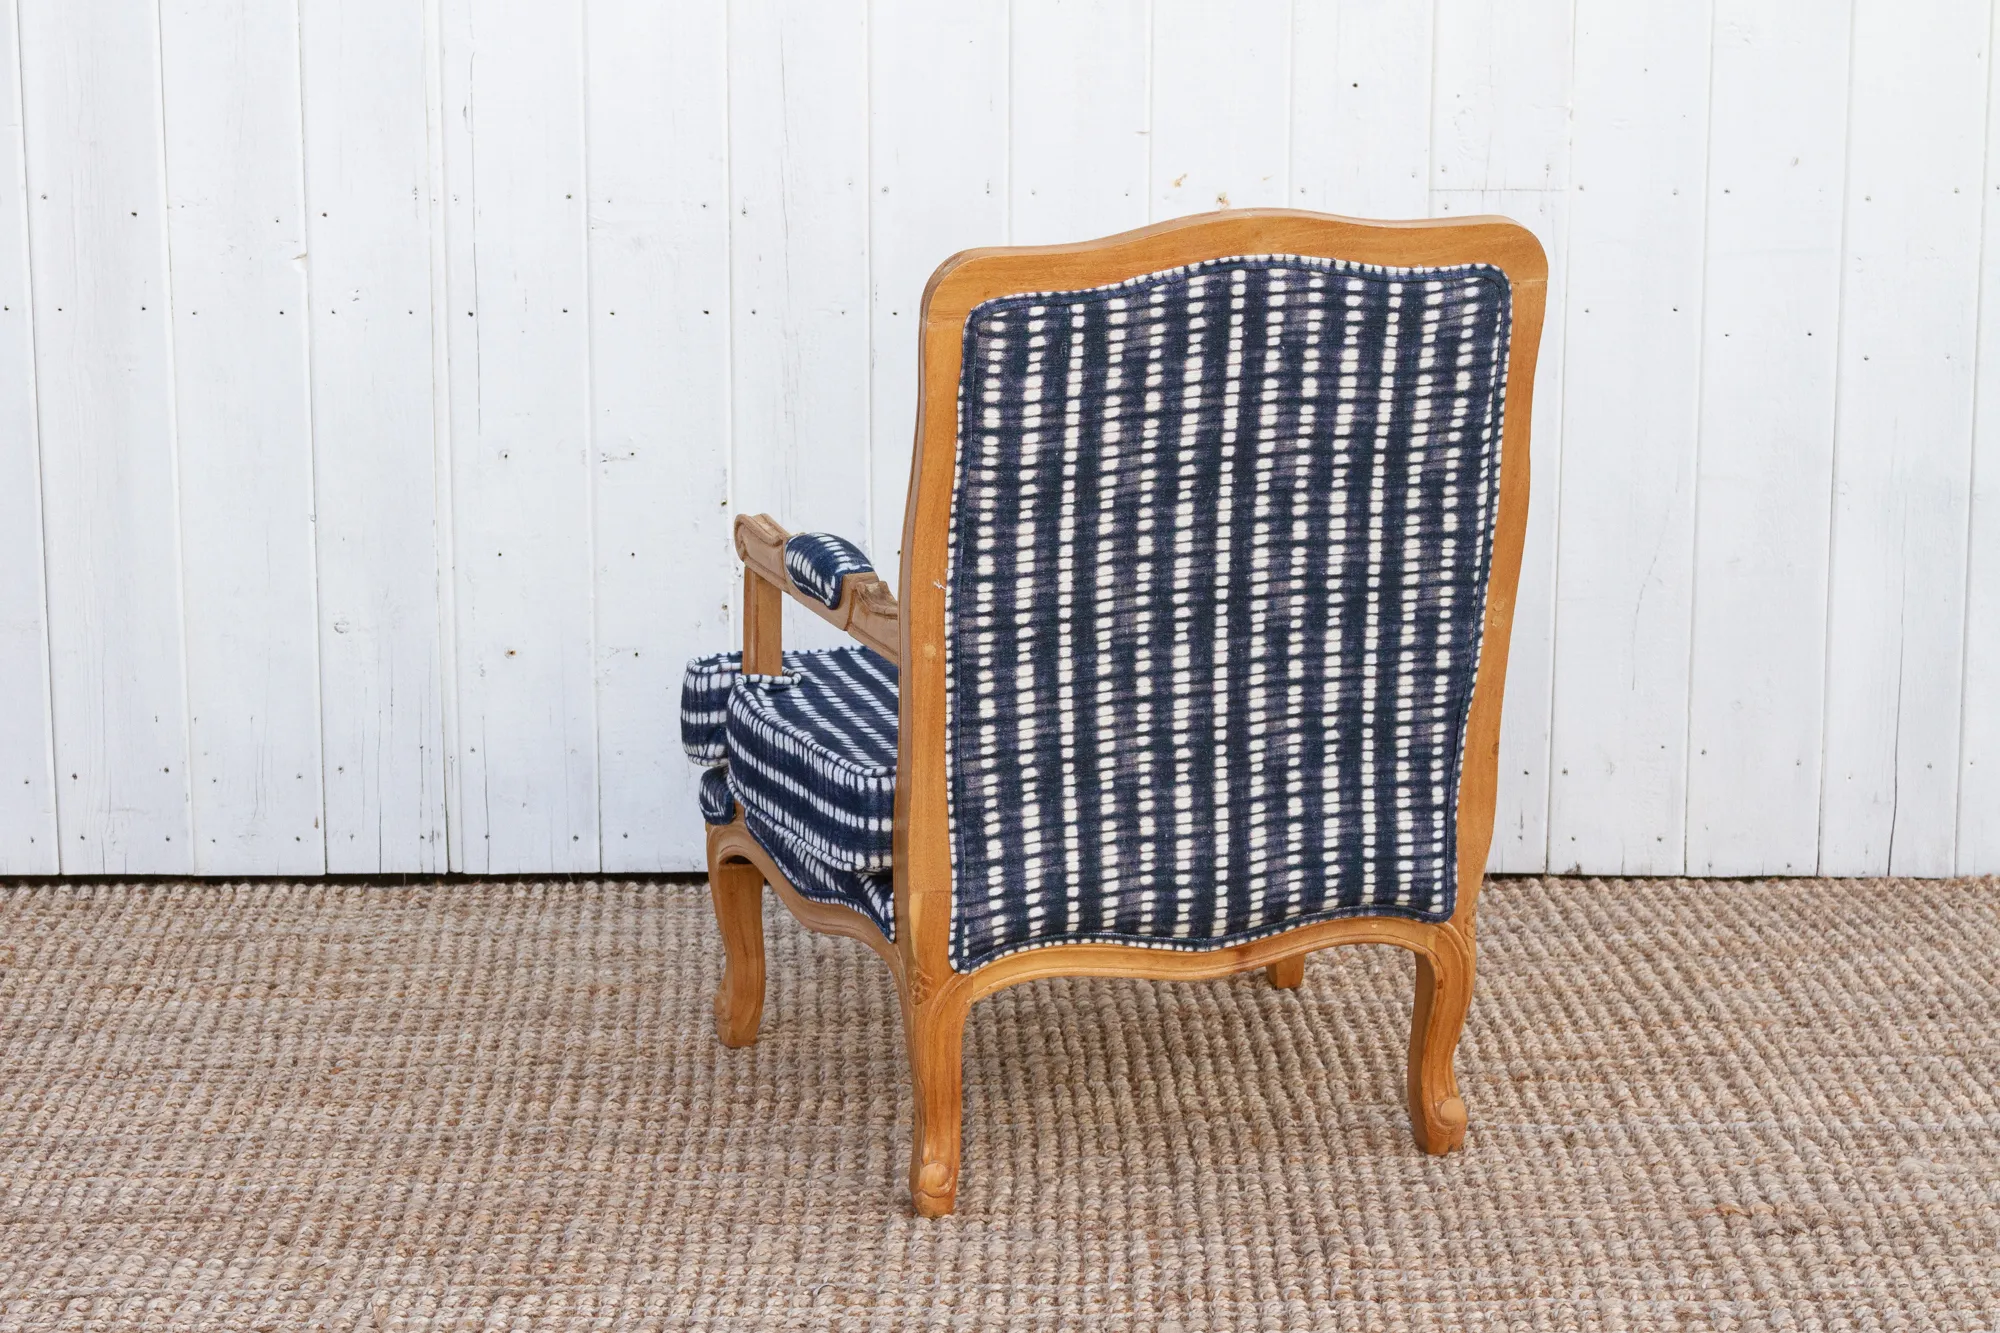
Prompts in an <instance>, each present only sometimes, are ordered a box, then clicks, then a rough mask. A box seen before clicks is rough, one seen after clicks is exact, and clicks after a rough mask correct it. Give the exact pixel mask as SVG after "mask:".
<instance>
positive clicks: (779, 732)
mask: <svg viewBox="0 0 2000 1333" xmlns="http://www.w3.org/2000/svg"><path fill="white" fill-rule="evenodd" d="M786 665H787V668H788V669H787V671H786V674H785V675H783V676H742V677H739V680H740V682H741V683H740V684H739V685H738V686H737V687H736V689H735V690H733V691H732V692H731V693H730V696H729V704H728V709H727V712H728V720H727V723H726V724H725V726H726V732H727V738H728V751H729V786H730V790H731V791H733V792H734V793H735V795H736V799H737V800H739V801H741V802H742V803H743V808H744V809H745V810H746V811H748V812H750V813H752V814H755V815H756V816H757V817H758V819H759V820H761V821H762V822H763V824H765V825H766V826H768V827H770V828H773V829H776V830H777V831H778V832H779V833H780V834H782V835H783V836H784V837H785V838H786V839H787V840H788V841H790V842H792V843H794V844H796V845H797V846H798V847H799V848H800V849H801V850H803V851H805V852H807V853H809V854H810V855H812V856H813V857H814V858H816V859H817V860H819V861H820V862H822V863H824V864H825V865H828V866H831V867H833V868H834V869H837V870H886V869H888V868H889V865H890V851H891V836H890V832H891V828H892V826H893V823H894V819H895V806H896V669H895V667H893V666H892V665H890V664H889V663H888V662H887V661H885V660H883V659H882V658H881V657H878V656H877V655H876V654H875V653H873V652H871V651H869V650H868V649H866V648H836V649H831V650H828V651H826V652H820V653H811V654H803V655H802V660H801V661H799V662H798V663H797V664H796V665H794V664H793V663H792V662H791V661H790V660H789V659H788V660H787V663H786Z"/></svg>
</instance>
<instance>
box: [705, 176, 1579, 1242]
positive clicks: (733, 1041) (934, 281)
mask: <svg viewBox="0 0 2000 1333" xmlns="http://www.w3.org/2000/svg"><path fill="white" fill-rule="evenodd" d="M1247 254H1296V255H1307V256H1319V257H1324V258H1329V259H1346V260H1354V261H1359V262H1363V263H1371V264H1385V265H1394V266H1449V265H1456V264H1472V263H1481V264H1490V265H1493V266H1495V267H1497V268H1499V269H1501V270H1502V271H1503V272H1505V274H1506V276H1507V279H1508V282H1509V283H1510V285H1511V286H1512V289H1513V328H1512V337H1511V340H1510V343H1509V352H1508V366H1507V387H1506V399H1505V426H1504V433H1503V436H1502V454H1501V475H1500V490H1499V505H1498V514H1497V521H1496V528H1495V532H1494V540H1493V559H1492V568H1491V574H1490V578H1489V582H1488V589H1487V602H1486V621H1485V627H1484V631H1483V638H1482V641H1481V650H1480V659H1479V672H1478V676H1477V678H1476V681H1475V684H1474V689H1473V696H1472V705H1471V713H1470V717H1469V719H1468V722H1467V729H1466V749H1465V760H1464V770H1463V777H1462V781H1461V784H1460V792H1459V803H1458V896H1457V906H1456V910H1455V911H1454V912H1453V914H1452V916H1451V918H1450V919H1449V920H1446V921H1442V922H1438V923H1435V924H1432V923H1427V922H1420V921H1412V920H1408V919H1406V918H1402V917H1388V916H1380V917H1371V916H1360V917H1343V918H1339V919H1336V920H1331V921H1317V922H1312V923H1309V924H1303V925H1300V926H1297V927H1294V928H1292V929H1290V930H1287V931H1284V932H1282V933H1280V934H1275V935H1267V936H1264V937H1262V938H1259V939H1255V940H1251V941H1247V942H1245V943H1241V944H1232V945H1226V946H1223V947H1220V948H1215V949H1211V950H1207V951H1204V952H1175V951H1168V950H1161V949H1149V948H1143V947H1140V946H1136V945H1126V944H1107V943H1071V944H1053V945H1049V946H1046V947H1042V948H1034V949H1028V950H1025V951H1021V952H1016V953H1010V954H1007V955H1005V956H1003V957H1001V958H999V959H997V960H995V961H993V962H991V963H988V964H986V965H984V966H982V967H979V968H977V969H975V970H974V971H971V972H964V973H962V972H958V971H955V970H954V969H953V967H952V964H951V960H950V956H949V937H950V927H951V884H952V874H951V844H950V839H949V832H948V826H947V822H946V766H945V735H946V732H945V653H944V645H945V593H944V589H945V580H946V577H947V571H946V559H947V541H948V529H949V525H950V519H951V502H952V479H953V471H954V468H955V465H956V455H957V432H958V408H957V403H958V386H959V372H960V368H961V365H960V363H961V357H962V350H963V335H964V329H965V322H966V318H967V316H968V315H969V314H970V313H971V311H972V310H973V308H974V307H975V306H977V305H979V304H980V303H981V302H983V301H986V300H989V299H991V298H994V297H999V296H1009V295H1014V294H1016V293H1020V292H1031V291H1063V290H1076V289H1083V288H1090V287H1099V286H1104V285H1107V284H1110V283H1115V282H1120V281H1123V280H1125V279H1128V278H1134V277H1139V276H1141V275H1144V274H1147V273H1153V272H1157V271H1159V270H1162V269H1169V268H1175V267H1178V266H1181V265H1186V264H1193V263H1199V262H1201V261H1204V260H1210V259H1220V258H1225V257H1228V256H1232V255H1247ZM1547 275H1548V263H1547V260H1546V258H1545V257H1544V255H1543V253H1542V248H1541V245H1540V244H1539V243H1538V242H1537V241H1536V240H1535V238H1534V236H1533V235H1532V234H1531V233H1529V232H1528V231H1527V230H1525V229H1524V228H1522V227H1520V226H1518V225H1517V224H1515V223H1513V222H1510V221H1508V220H1507V219H1505V218H1498V217H1472V218H1464V219H1454V220H1430V221H1415V222H1365V221H1359V220H1355V219H1350V218H1339V217H1329V216H1326V215H1322V214H1316V213H1304V212H1296V211H1292V210H1288V209H1246V210H1241V211H1234V212H1227V213H1212V214H1207V215H1203V216H1199V217H1191V218H1183V219H1179V220H1177V221H1173V222H1165V223H1160V224H1157V225H1154V226H1150V227H1144V228H1141V229H1139V230H1137V231H1130V232H1125V233H1123V234H1121V235H1117V236H1111V237H1107V238H1105V239H1102V240H1097V241H1088V242H1084V243H1082V244H1076V245H1055V246H1035V247H1021V248H995V249H982V250H968V251H965V252H963V253H961V254H958V255H954V256H953V257H952V258H950V259H948V260H946V261H945V263H944V264H943V265H942V266H940V267H939V269H938V270H937V272H936V273H935V274H934V275H933V276H932V277H931V280H930V283H929V285H928V286H927V287H926V288H925V291H924V304H923V313H922V318H921V320H920V326H919V328H920V334H919V336H920V338H921V348H920V357H921V360H920V363H919V365H920V369H919V374H918V379H919V384H920V392H919V398H918V404H917V429H916V453H915V457H914V459H913V460H912V463H911V471H910V500H909V506H908V509H907V511H906V514H905V517H904V526H903V562H902V572H901V583H900V584H899V586H900V587H901V588H902V590H903V591H902V599H901V601H900V603H899V602H898V600H897V598H896V597H895V596H894V595H893V594H892V593H891V592H890V590H889V588H888V587H887V586H886V585H884V584H883V583H882V582H881V580H880V579H878V578H877V577H876V576H875V575H873V574H850V575H848V576H847V577H846V579H845V580H844V581H843V584H842V589H841V597H840V601H839V603H838V604H837V605H836V606H835V607H832V608H828V607H827V606H826V605H825V604H824V603H822V602H819V601H817V600H815V599H813V598H811V597H808V596H805V595H803V594H802V593H801V592H800V591H799V589H798V588H797V587H796V586H795V585H794V584H793V582H792V579H791V577H790V575H789V574H788V573H787V572H786V570H785V559H784V552H785V541H786V538H787V534H786V532H785V530H784V529H783V528H781V527H780V526H779V525H778V524H777V523H776V522H774V521H773V520H772V519H770V518H769V517H767V516H764V515H755V516H743V517H740V518H738V520H737V523H736V546H737V551H738V553H739V554H740V555H741V556H742V558H743V562H744V574H743V601H744V627H743V669H744V670H745V671H747V672H777V671H778V670H780V656H779V654H780V647H781V642H780V621H781V612H782V609H783V601H782V599H783V597H784V596H785V595H787V594H789V595H790V596H792V597H793V598H795V599H796V600H798V601H799V602H800V603H801V604H802V605H804V606H805V607H807V608H809V609H810V610H812V611H814V612H815V613H816V614H818V615H820V616H822V617H824V618H825V619H827V620H829V621H831V622H832V623H834V624H835V625H837V626H839V627H841V628H842V629H844V630H846V631H847V632H848V633H850V634H851V635H853V637H854V638H856V639H858V640H859V641H860V642H862V643H864V644H866V645H868V646H869V647H871V648H873V649H874V650H875V651H876V652H878V653H881V654H882V655H883V656H884V657H887V658H888V659H890V660H891V661H894V662H896V663H897V664H898V666H899V668H900V670H901V675H902V680H901V690H900V710H899V726H900V731H899V738H898V748H897V765H898V767H897V779H896V803H895V827H894V863H895V870H894V877H895V923H896V938H895V940H894V941H893V942H892V941H890V940H888V939H885V938H884V937H883V935H882V933H881V932H880V931H879V930H877V929H876V927H875V925H874V924H873V923H872V922H871V921H869V919H868V918H867V917H865V916H864V915H862V914H861V913H860V912H859V911H856V910H853V909H851V908H846V907H839V906H832V905H828V904H825V903H819V902H814V901H811V900H809V899H807V898H804V897H802V896H801V895H800V894H799V893H798V892H797V891H796V890H794V889H793V887H792V886H791V884H790V883H789V882H788V881H787V880H786V878H785V876H784V875H783V873H781V872H780V871H779V869H778V867H777V865H776V864H775V863H774V862H773V861H772V860H771V857H770V855H769V853H767V852H766V851H765V850H764V849H763V848H762V847H761V846H760V845H758V843H757V840H756V839H755V838H754V837H752V836H751V835H750V833H749V831H748V830H747V829H746V828H745V827H744V824H743V817H742V812H741V810H740V809H739V810H738V811H737V813H736V818H735V820H734V822H732V823H729V824H726V825H721V826H716V827H712V828H711V829H710V830H709V835H708V862H709V874H710V883H711V887H712V892H713V894H714V899H715V914H716V920H717V922H718V924H719V925H720V927H721V933H722V939H723V947H724V952H725V959H726V962H725V972H724V976H723V981H722V987H721V990H720V991H719V993H718V994H717V995H716V999H715V1014H716V1025H717V1030H718V1032H719V1034H720V1036H721V1039H722V1041H723V1043H724V1044H725V1045H728V1046H744V1045H748V1044H750V1043H751V1042H754V1041H755V1040H756V1039H757V1029H758V1024H759V1021H760V1019H761V1017H762V1013H763V1005H764V936H763V924H762V921H763V918H762V886H763V884H764V883H765V882H769V883H770V885H771V886H772V888H773V889H774V890H775V891H776V892H777V895H778V898H779V899H780V901H782V902H783V903H784V904H785V906H786V907H787V908H789V909H790V910H791V913H792V915H793V916H795V917H797V918H798V920H799V921H800V922H801V923H802V924H804V925H806V926H807V927H809V928H811V929H813V930H818V931H823V932H826V933H828V934H834V935H848V936H852V937H854V938H855V939H858V940H861V941H862V942H863V943H865V944H867V945H868V946H869V947H871V948H873V949H874V950H875V952H876V953H878V954H880V955H881V956H882V958H883V960H884V961H885V962H887V963H888V965H889V971H890V973H891V974H892V975H893V976H894V978H895V983H896V991H897V994H898V996H899V997H900V999H901V1007H902V1015H903V1029H904V1035H905V1039H906V1041H907V1044H908V1048H909V1057H910V1068H911V1078H912V1084H913V1090H914V1094H915V1100H916V1116H915V1127H914V1134H913V1136H912V1143H911V1151H910V1196H911V1199H912V1201H913V1203H914V1204H915V1206H916V1209H917V1211H918V1212H919V1213H922V1214H924V1215H925V1216H929V1217H937V1216H942V1215H943V1214H946V1213H949V1212H950V1211H951V1210H952V1208H953V1206H954V1203H955V1200H956V1196H957V1189H958V1167H959V1138H960V1128H961V1104H962V1071H961V1056H962V1049H963V1033H964V1028H965V1020H966V1016H967V1013H968V1011H969V1010H970V1008H971V1006H972V1004H973V1002H974V1001H976V1000H979V999H982V998H984V997H985V996H988V995H991V994H993V993H994V992H995V991H998V990H1001V989H1003V988H1005V987H1008V986H1012V985H1016V984H1018V983H1020V982H1023V981H1032V980H1034V979H1036V978H1037V977H1051V976H1078V975H1088V976H1109V977H1150V978H1159V979H1177V980H1194V979H1200V978H1211V977H1222V976H1227V975H1229V974H1231V973H1235V972H1241V971H1245V970H1248V969H1251V968H1257V967H1262V968H1265V969H1266V970H1267V972H1268V974H1269V977H1270V980H1271V982H1272V984H1273V985H1276V986H1280V987H1294V986H1297V985H1299V984H1300V982H1301V981H1302V980H1303V978H1304V975H1305V956H1306V955H1307V954H1309V953H1312V952H1314V951H1315V950H1319V949H1325V948H1330V947H1332V946H1334V945H1338V944H1394V945H1398V946H1400V947H1402V948H1405V949H1408V950H1410V951H1411V952H1412V953H1414V954H1415V955H1416V982H1417V985H1416V1002H1415V1012H1414V1016H1413V1020H1412V1023H1411V1028H1410V1051H1409V1072H1408V1100H1409V1112H1410V1122H1411V1126H1412V1128H1413V1129H1414V1131H1415V1134H1416V1139H1417V1142H1418V1144H1419V1145H1421V1146H1422V1148H1423V1149H1424V1150H1425V1151H1427V1152H1431V1153H1446V1152H1449V1151H1451V1150H1452V1149H1453V1148H1455V1147H1457V1146H1459V1144H1460V1143H1461V1142H1462V1141H1463V1139H1464V1136H1465V1125H1466V1112H1465V1103H1464V1102H1463V1101H1462V1100H1461V1099H1460V1097H1459V1095H1458V1084H1457V1077H1456V1075H1455V1073H1454V1071H1453V1067H1452V1059H1453V1054H1454V1052H1455V1051H1456V1049H1457V1046H1458V1038H1459V1033H1460V1030H1461V1028H1462V1026H1463V1024H1464V1020H1465V1014H1466V1008H1467V1005H1468V1004H1469V1003H1470V1001H1471V998H1472V980H1473V965H1474V944H1473V922H1474V913H1475V909H1476V908H1477V906H1478V900H1479V886H1480V879H1481V875H1482V872H1483V870H1484V867H1485V865H1486V855H1487V850H1488V847H1489V845H1490V844H1491V841H1492V834H1493V806H1494V784H1495V779H1496V776H1497V767H1498V759H1499V739H1500V702H1501V690H1502V686H1503V683H1504V680H1505V677H1506V673H1507V646H1508V635H1509V632H1510V630H1511V628H1512V625H1513V619H1514V598H1515V591H1516V587H1517V585H1518V582H1519V578H1520V567H1521V544H1522V540H1523V536H1524V534H1525V530H1526V526H1527V511H1528V430H1529V411H1530V406H1531V402H1532V398H1533V385H1534V380H1535V356H1536V351H1537V346H1538V343H1539V341H1540V337H1541V326H1542V315H1543V307H1544V303H1545V299H1546V295H1547V291H1546V289H1547Z"/></svg>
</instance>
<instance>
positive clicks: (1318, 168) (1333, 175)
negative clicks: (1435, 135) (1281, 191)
mask: <svg viewBox="0 0 2000 1333" xmlns="http://www.w3.org/2000/svg"><path fill="white" fill-rule="evenodd" d="M1431 10H1432V6H1430V5H1428V4H1409V3H1407V2H1406V0H1299V3H1298V4H1297V6H1296V15H1295V32H1294V34H1293V39H1292V41H1293V53H1292V59H1291V68H1290V70H1289V76H1290V80H1291V82H1292V87H1293V94H1292V102H1293V106H1292V114H1291V124H1290V135H1291V149H1290V158H1291V169H1290V174H1291V186H1290V188H1289V190H1288V191H1287V192H1286V193H1287V202H1289V203H1291V204H1292V205H1293V206H1294V207H1297V208H1316V209H1319V210H1321V211H1323V212H1328V213H1345V214H1348V215H1349V216H1352V217H1369V218H1420V217H1424V216H1427V215H1428V214H1429V212H1430V185H1431V165H1430V154H1431V73H1432V61H1431V45H1432V41H1431V39H1432V32H1431V23H1432V14H1431ZM1267 123H1268V122H1267ZM1465 184H1466V185H1468V186H1472V185H1477V184H1479V182H1476V181H1467V182H1465Z"/></svg>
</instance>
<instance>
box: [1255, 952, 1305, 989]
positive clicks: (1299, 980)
mask: <svg viewBox="0 0 2000 1333" xmlns="http://www.w3.org/2000/svg"><path fill="white" fill-rule="evenodd" d="M1264 975H1265V976H1267V977H1269V978H1270V979H1271V984H1272V985H1273V986H1276V987H1277V988H1278V989H1279V990H1297V989H1298V988H1299V987H1300V986H1303V985H1304V984H1305V980H1306V956H1305V955H1304V954H1300V955H1299V956H1298V957H1297V958H1287V959H1285V960H1284V961H1283V962H1282V963H1272V964H1271V965H1270V966H1269V967H1267V968H1265V969H1264Z"/></svg>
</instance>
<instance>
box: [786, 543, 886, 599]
mask: <svg viewBox="0 0 2000 1333" xmlns="http://www.w3.org/2000/svg"><path fill="white" fill-rule="evenodd" d="M785 572H786V573H787V574H790V575H791V576H792V582H794V583H796V584H798V585H799V591H800V592H803V593H805V594H806V595H807V596H808V597H813V598H817V599H818V600H819V601H822V602H825V603H826V604H827V605H828V606H839V605H840V581H841V580H842V579H844V578H846V577H847V576H848V575H849V574H872V573H874V572H875V566H874V565H871V564H869V563H868V557H867V556H865V555H863V554H862V553H861V548H860V547H859V546H856V545H855V544H854V543H853V542H851V541H849V540H847V538H845V537H836V536H834V535H833V534H832V533H830V532H801V533H799V534H798V535H797V536H796V537H793V538H792V539H791V540H790V541H788V542H786V543H785Z"/></svg>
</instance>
